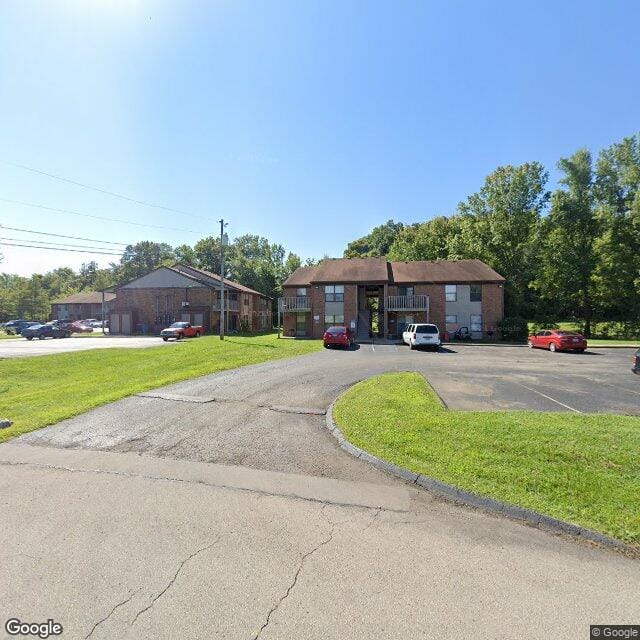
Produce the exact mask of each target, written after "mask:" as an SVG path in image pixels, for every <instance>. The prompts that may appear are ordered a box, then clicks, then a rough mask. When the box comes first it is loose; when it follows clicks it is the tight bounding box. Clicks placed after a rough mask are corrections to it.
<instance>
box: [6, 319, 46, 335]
mask: <svg viewBox="0 0 640 640" xmlns="http://www.w3.org/2000/svg"><path fill="white" fill-rule="evenodd" d="M36 324H40V323H39V322H33V321H31V320H10V321H9V322H5V323H4V325H3V326H4V330H5V331H6V332H7V333H8V334H9V335H11V334H15V335H19V334H20V333H22V330H23V329H25V328H26V327H31V326H33V325H36Z"/></svg>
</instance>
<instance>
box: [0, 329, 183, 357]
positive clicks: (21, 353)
mask: <svg viewBox="0 0 640 640" xmlns="http://www.w3.org/2000/svg"><path fill="white" fill-rule="evenodd" d="M175 344H176V342H175V341H174V340H171V341H169V342H163V341H162V340H161V339H160V338H158V337H157V336H110V335H106V336H103V335H102V334H100V335H98V336H95V337H94V336H92V335H91V336H90V335H74V336H71V337H70V338H45V339H44V340H38V339H35V340H27V339H26V338H22V337H20V338H6V339H4V340H0V360H2V359H4V358H29V357H33V356H48V355H51V354H54V353H67V352H70V351H88V350H90V349H113V348H118V349H140V348H142V347H160V346H163V345H165V346H167V345H175Z"/></svg>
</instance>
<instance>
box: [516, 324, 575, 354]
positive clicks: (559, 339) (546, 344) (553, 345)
mask: <svg viewBox="0 0 640 640" xmlns="http://www.w3.org/2000/svg"><path fill="white" fill-rule="evenodd" d="M527 344H528V345H529V348H530V349H533V348H539V349H549V351H577V352H579V353H582V352H583V351H584V350H585V349H586V348H587V339H586V338H585V337H584V336H583V335H582V334H580V333H577V332H575V331H562V330H560V329H545V330H544V331H538V332H537V333H534V334H532V335H530V336H529V339H528V341H527Z"/></svg>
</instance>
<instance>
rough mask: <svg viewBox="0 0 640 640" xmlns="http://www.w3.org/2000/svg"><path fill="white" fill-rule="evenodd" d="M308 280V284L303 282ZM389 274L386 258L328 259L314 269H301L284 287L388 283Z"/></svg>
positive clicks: (297, 270)
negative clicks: (312, 284) (324, 283)
mask: <svg viewBox="0 0 640 640" xmlns="http://www.w3.org/2000/svg"><path fill="white" fill-rule="evenodd" d="M305 279H307V281H306V282H302V280H305ZM388 280H389V273H388V267H387V261H386V260H385V258H326V259H325V260H322V261H321V262H320V263H318V264H317V265H316V266H314V267H299V268H298V269H296V270H295V271H294V272H293V273H292V274H291V276H290V277H289V278H287V280H285V282H284V286H287V287H288V286H292V285H293V286H295V285H298V284H300V285H303V284H307V285H309V284H311V283H312V282H353V283H356V282H387V281H388Z"/></svg>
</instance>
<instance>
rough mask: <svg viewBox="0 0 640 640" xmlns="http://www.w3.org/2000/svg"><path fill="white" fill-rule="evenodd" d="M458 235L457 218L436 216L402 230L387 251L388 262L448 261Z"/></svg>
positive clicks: (458, 222)
mask: <svg viewBox="0 0 640 640" xmlns="http://www.w3.org/2000/svg"><path fill="white" fill-rule="evenodd" d="M459 233H460V219H459V217H458V216H452V217H450V218H447V217H445V216H438V217H437V218H432V219H431V220H427V221H426V222H423V223H422V224H412V225H408V226H406V227H404V229H402V230H401V231H400V232H399V233H398V235H397V237H396V239H395V241H394V243H393V244H392V245H391V249H390V250H389V256H388V257H389V260H398V261H401V260H448V259H449V258H450V257H451V254H452V251H453V245H454V240H455V237H456V236H457V235H458V234H459Z"/></svg>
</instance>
